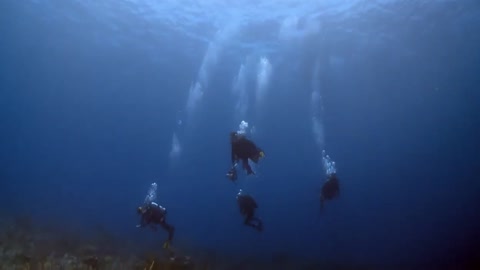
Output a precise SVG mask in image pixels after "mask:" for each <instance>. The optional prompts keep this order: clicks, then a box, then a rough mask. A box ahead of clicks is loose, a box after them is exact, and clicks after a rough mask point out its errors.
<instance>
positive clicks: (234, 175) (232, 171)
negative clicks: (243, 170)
mask: <svg viewBox="0 0 480 270" xmlns="http://www.w3.org/2000/svg"><path fill="white" fill-rule="evenodd" d="M226 176H227V177H228V179H230V180H232V181H235V180H237V170H236V169H235V167H232V168H231V169H230V170H229V171H228V172H227V175H226Z"/></svg>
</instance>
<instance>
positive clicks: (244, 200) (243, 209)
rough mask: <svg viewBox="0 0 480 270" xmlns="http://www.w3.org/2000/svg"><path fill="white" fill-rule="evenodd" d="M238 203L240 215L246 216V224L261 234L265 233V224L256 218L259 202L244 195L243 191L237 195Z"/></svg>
mask: <svg viewBox="0 0 480 270" xmlns="http://www.w3.org/2000/svg"><path fill="white" fill-rule="evenodd" d="M237 202H238V206H239V208H240V213H241V214H242V215H243V216H245V221H244V224H245V225H247V226H250V227H253V228H255V229H257V230H258V231H259V232H261V231H263V223H262V221H261V220H260V219H259V218H258V217H255V216H254V215H255V209H257V208H258V205H257V202H255V200H254V199H253V197H252V196H250V195H243V194H242V190H240V191H239V192H238V194H237Z"/></svg>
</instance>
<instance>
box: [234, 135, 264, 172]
mask: <svg viewBox="0 0 480 270" xmlns="http://www.w3.org/2000/svg"><path fill="white" fill-rule="evenodd" d="M230 140H231V146H232V150H231V156H232V165H234V164H235V163H236V162H237V161H238V160H241V161H242V164H243V168H244V169H245V170H246V171H247V174H255V173H254V172H253V170H252V168H251V167H250V164H248V159H250V160H252V161H253V162H255V163H257V162H258V160H259V158H260V152H261V151H262V150H261V149H260V148H258V147H257V146H256V145H255V143H254V142H252V141H251V140H249V139H247V138H245V136H242V135H238V134H236V135H233V134H232V135H231V139H230Z"/></svg>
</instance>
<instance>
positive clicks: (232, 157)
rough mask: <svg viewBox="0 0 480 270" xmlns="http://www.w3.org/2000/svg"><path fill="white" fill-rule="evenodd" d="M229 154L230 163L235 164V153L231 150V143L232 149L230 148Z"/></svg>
mask: <svg viewBox="0 0 480 270" xmlns="http://www.w3.org/2000/svg"><path fill="white" fill-rule="evenodd" d="M230 153H231V154H230V155H231V159H232V165H235V161H236V158H235V153H234V152H233V145H232V149H231V150H230Z"/></svg>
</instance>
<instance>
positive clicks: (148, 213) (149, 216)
mask: <svg viewBox="0 0 480 270" xmlns="http://www.w3.org/2000/svg"><path fill="white" fill-rule="evenodd" d="M137 212H138V214H139V215H141V220H140V224H139V225H137V227H138V228H141V227H145V226H147V225H150V227H151V228H152V229H153V230H155V231H156V230H157V227H156V226H155V225H157V224H158V225H160V226H162V228H163V229H164V230H166V231H167V232H168V239H167V240H166V241H165V243H164V244H163V247H164V248H169V247H170V244H171V243H172V240H173V233H174V232H175V227H173V226H172V225H170V224H168V223H167V222H166V221H165V218H166V215H167V210H166V209H165V208H164V207H162V206H160V205H158V204H157V203H154V202H150V203H149V204H147V205H145V206H140V207H138V209H137Z"/></svg>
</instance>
